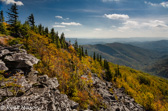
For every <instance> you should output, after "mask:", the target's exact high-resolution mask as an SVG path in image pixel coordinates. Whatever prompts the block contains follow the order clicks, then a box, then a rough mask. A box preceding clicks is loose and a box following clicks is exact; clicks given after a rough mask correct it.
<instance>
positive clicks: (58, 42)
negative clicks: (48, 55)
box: [55, 32, 61, 48]
mask: <svg viewBox="0 0 168 111" xmlns="http://www.w3.org/2000/svg"><path fill="white" fill-rule="evenodd" d="M55 37H56V38H55V44H56V45H57V48H61V43H60V40H59V35H58V32H56V33H55Z"/></svg>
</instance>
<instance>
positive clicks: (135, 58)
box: [84, 43, 159, 70]
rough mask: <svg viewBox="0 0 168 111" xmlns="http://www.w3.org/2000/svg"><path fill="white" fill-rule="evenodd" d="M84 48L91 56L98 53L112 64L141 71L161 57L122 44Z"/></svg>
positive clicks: (148, 51) (86, 46)
mask: <svg viewBox="0 0 168 111" xmlns="http://www.w3.org/2000/svg"><path fill="white" fill-rule="evenodd" d="M84 48H86V49H87V50H88V52H89V55H93V52H96V53H97V54H101V55H102V57H103V58H105V59H107V60H108V61H110V62H113V63H115V64H119V65H125V66H129V67H132V68H135V69H139V70H143V69H144V68H145V67H146V66H148V65H149V64H152V63H153V62H154V61H155V59H156V58H158V57H159V54H158V53H156V52H153V51H150V50H147V49H143V48H139V47H136V46H133V45H129V44H122V43H109V44H97V45H84Z"/></svg>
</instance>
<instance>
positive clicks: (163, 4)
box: [160, 2, 168, 8]
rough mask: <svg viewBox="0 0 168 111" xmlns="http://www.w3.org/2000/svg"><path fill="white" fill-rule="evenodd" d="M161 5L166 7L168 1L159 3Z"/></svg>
mask: <svg viewBox="0 0 168 111" xmlns="http://www.w3.org/2000/svg"><path fill="white" fill-rule="evenodd" d="M160 5H161V6H163V7H164V8H168V2H162V3H160Z"/></svg>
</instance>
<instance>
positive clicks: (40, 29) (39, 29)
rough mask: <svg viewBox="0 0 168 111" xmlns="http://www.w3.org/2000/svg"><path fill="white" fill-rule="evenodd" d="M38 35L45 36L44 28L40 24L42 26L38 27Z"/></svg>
mask: <svg viewBox="0 0 168 111" xmlns="http://www.w3.org/2000/svg"><path fill="white" fill-rule="evenodd" d="M38 33H39V34H40V35H43V26H42V25H41V24H40V25H38Z"/></svg>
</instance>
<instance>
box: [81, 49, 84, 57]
mask: <svg viewBox="0 0 168 111" xmlns="http://www.w3.org/2000/svg"><path fill="white" fill-rule="evenodd" d="M81 51H82V56H85V53H84V51H83V47H81Z"/></svg>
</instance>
